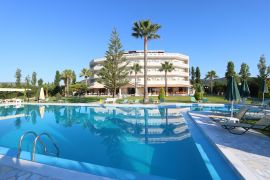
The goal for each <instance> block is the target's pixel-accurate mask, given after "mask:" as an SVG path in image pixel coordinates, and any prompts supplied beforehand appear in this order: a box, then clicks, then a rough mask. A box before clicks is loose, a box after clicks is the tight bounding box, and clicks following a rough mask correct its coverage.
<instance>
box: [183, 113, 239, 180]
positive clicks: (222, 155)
mask: <svg viewBox="0 0 270 180" xmlns="http://www.w3.org/2000/svg"><path fill="white" fill-rule="evenodd" d="M190 112H191V111H188V112H187V113H186V114H187V116H188V118H190V120H191V121H192V122H193V123H194V125H195V126H196V128H198V130H199V131H200V132H201V133H202V134H203V136H204V137H205V138H206V140H207V141H208V142H209V143H210V144H211V145H212V147H214V149H215V150H216V151H217V152H218V153H219V154H220V155H221V157H222V159H223V160H224V161H225V162H226V163H227V165H229V167H230V168H232V170H233V171H234V172H235V173H236V175H237V176H238V178H239V179H244V177H243V176H242V174H241V173H240V172H239V171H238V170H237V168H236V167H235V166H234V165H233V164H232V162H231V161H230V160H229V159H228V158H227V156H226V155H225V154H224V153H223V152H222V151H221V150H220V149H219V147H218V146H217V144H215V142H214V141H213V140H212V139H211V138H210V137H209V136H208V135H207V134H206V132H205V131H204V130H203V129H202V128H201V127H200V126H199V124H198V123H197V122H196V120H194V119H193V117H192V115H190Z"/></svg>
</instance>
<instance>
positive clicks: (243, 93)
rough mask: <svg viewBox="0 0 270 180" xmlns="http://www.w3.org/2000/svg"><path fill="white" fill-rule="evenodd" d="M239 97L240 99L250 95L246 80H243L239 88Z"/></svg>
mask: <svg viewBox="0 0 270 180" xmlns="http://www.w3.org/2000/svg"><path fill="white" fill-rule="evenodd" d="M240 95H241V97H242V98H247V97H249V95H250V91H249V87H248V83H247V80H243V81H242V82H241V86H240Z"/></svg>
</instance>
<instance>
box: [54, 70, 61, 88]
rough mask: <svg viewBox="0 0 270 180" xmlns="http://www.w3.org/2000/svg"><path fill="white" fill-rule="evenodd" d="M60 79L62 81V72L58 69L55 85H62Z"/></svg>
mask: <svg viewBox="0 0 270 180" xmlns="http://www.w3.org/2000/svg"><path fill="white" fill-rule="evenodd" d="M60 81H61V74H60V72H59V71H58V70H57V71H56V72H55V77H54V85H55V86H60Z"/></svg>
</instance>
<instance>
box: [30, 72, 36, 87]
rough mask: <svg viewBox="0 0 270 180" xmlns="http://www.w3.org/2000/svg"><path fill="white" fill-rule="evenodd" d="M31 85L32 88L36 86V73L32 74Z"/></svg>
mask: <svg viewBox="0 0 270 180" xmlns="http://www.w3.org/2000/svg"><path fill="white" fill-rule="evenodd" d="M31 84H32V86H36V84H37V73H36V72H33V73H32V80H31Z"/></svg>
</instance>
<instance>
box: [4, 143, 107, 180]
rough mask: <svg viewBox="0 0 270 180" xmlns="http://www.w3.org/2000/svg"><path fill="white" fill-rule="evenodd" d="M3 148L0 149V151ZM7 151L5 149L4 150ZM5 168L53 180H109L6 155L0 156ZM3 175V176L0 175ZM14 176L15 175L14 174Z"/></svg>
mask: <svg viewBox="0 0 270 180" xmlns="http://www.w3.org/2000/svg"><path fill="white" fill-rule="evenodd" d="M1 148H2V149H3V147H0V149H1ZM5 149H7V148H5ZM1 165H2V166H5V167H9V168H12V169H13V171H15V172H16V171H17V173H21V172H24V173H31V174H32V175H35V176H44V177H46V178H53V179H65V180H74V179H80V180H88V179H93V180H109V179H110V178H107V177H101V176H96V175H93V174H88V173H83V172H79V171H74V170H69V169H64V168H59V167H56V166H51V165H47V164H42V163H37V162H32V161H27V160H23V159H17V158H16V157H11V156H7V155H3V154H0V166H1ZM2 175H3V174H2ZM14 176H16V174H14Z"/></svg>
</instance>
